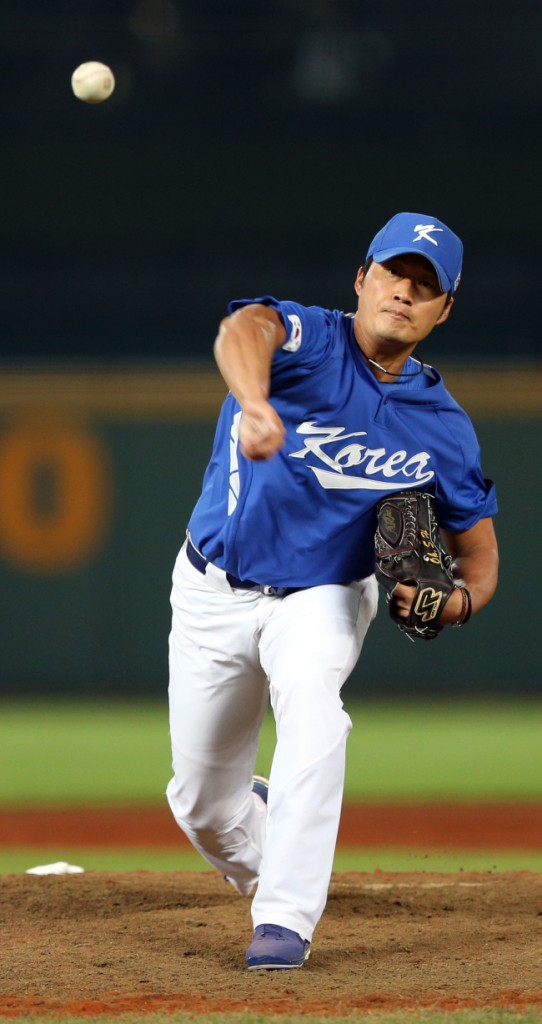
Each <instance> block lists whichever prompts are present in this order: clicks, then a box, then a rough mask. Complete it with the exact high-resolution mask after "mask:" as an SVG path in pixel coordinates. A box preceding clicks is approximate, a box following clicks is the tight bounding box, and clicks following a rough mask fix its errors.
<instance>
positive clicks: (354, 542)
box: [188, 296, 497, 587]
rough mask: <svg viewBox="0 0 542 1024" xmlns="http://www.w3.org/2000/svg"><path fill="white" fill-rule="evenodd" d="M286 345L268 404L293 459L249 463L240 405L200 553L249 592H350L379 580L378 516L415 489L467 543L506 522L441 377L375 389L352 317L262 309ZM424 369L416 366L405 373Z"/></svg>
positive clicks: (197, 530)
mask: <svg viewBox="0 0 542 1024" xmlns="http://www.w3.org/2000/svg"><path fill="white" fill-rule="evenodd" d="M252 302H262V303H265V304H266V305H269V306H272V307H273V308H274V309H276V310H277V311H278V313H279V314H280V316H281V319H282V321H283V323H284V325H285V327H286V331H287V338H286V341H285V343H284V344H283V346H282V348H281V349H279V350H278V351H277V352H276V353H275V355H274V358H273V364H272V370H271V391H270V401H271V403H272V405H273V406H274V407H275V409H276V410H277V412H278V414H279V416H280V417H281V419H282V421H283V423H284V426H285V428H286V440H285V443H284V447H283V448H282V450H281V451H280V452H279V453H277V454H276V455H274V456H273V457H272V458H271V459H269V460H267V461H261V462H251V461H249V460H248V459H245V458H244V456H243V455H242V453H241V452H240V450H239V444H238V435H239V420H240V418H241V409H240V406H239V404H238V402H237V401H236V399H235V398H234V397H233V395H232V394H231V393H230V394H228V396H227V398H226V399H225V401H224V404H223V406H222V409H221V412H220V416H219V419H218V424H217V429H216V435H215V440H214V445H213V451H212V455H211V459H210V462H209V465H208V467H207V470H206V472H205V476H204V480H203V489H202V493H201V496H200V498H199V500H198V502H197V504H196V506H195V509H194V511H193V514H192V517H191V519H190V522H189V524H188V528H189V531H190V535H191V538H192V541H193V543H194V544H195V545H196V547H197V548H199V550H200V551H201V552H202V553H203V554H204V555H205V556H206V558H208V559H209V560H210V561H211V562H214V564H215V565H217V566H219V567H220V568H222V569H225V570H226V571H228V572H230V573H232V574H233V575H234V576H237V577H238V578H240V579H247V580H255V581H256V582H257V583H262V584H269V585H273V586H283V587H287V586H291V587H309V586H316V585H319V584H323V583H345V582H349V581H350V580H353V579H362V578H364V577H366V576H369V575H370V574H371V573H372V572H373V569H374V553H373V537H374V531H375V522H376V516H375V505H376V503H377V502H378V501H380V499H381V498H383V497H384V496H385V495H386V494H391V493H393V492H394V491H401V490H404V489H406V488H409V489H411V488H419V489H422V490H425V491H429V492H431V493H432V494H433V495H434V496H435V500H436V512H437V518H438V521H439V523H440V525H441V526H442V527H443V528H445V529H449V530H465V529H468V528H469V527H471V526H473V525H474V524H475V523H476V522H477V521H478V520H479V519H481V518H482V517H484V516H492V515H493V514H494V513H495V512H496V511H497V505H496V498H495V488H494V485H493V484H492V483H491V481H487V480H485V479H484V477H483V475H482V469H481V464H480V450H479V446H478V442H477V440H476V435H475V433H474V429H473V426H472V424H471V422H470V420H469V418H468V416H467V415H466V413H465V412H464V411H463V410H462V409H461V408H460V406H459V405H458V404H457V402H456V401H455V400H454V399H453V398H452V396H451V395H450V394H449V392H448V391H447V390H446V388H445V386H444V384H443V382H442V378H441V376H440V375H439V374H438V373H437V371H436V370H435V369H433V368H432V367H428V366H426V367H424V369H423V371H422V372H421V373H419V374H417V375H413V376H408V377H407V376H404V377H402V378H400V379H399V380H398V381H397V383H393V384H387V383H386V384H384V383H381V382H380V381H378V380H377V379H376V378H375V376H374V374H373V373H372V371H371V370H370V369H369V367H368V366H367V365H366V362H365V360H364V359H363V356H362V354H361V352H360V349H359V346H358V344H357V342H356V339H355V336H354V321H353V318H352V316H351V315H349V314H344V313H342V312H340V311H339V310H334V311H331V310H327V309H322V308H320V307H318V306H311V307H306V306H301V305H299V304H298V303H296V302H289V301H284V302H279V301H277V300H276V299H274V298H272V297H270V296H265V297H264V298H259V299H244V300H239V301H236V302H232V303H230V307H229V311H230V312H233V311H234V310H235V309H237V308H239V307H240V306H243V305H247V304H249V303H252ZM419 368H420V363H418V362H417V361H416V360H415V359H413V358H410V359H409V360H408V362H407V364H406V366H405V368H404V369H405V372H406V373H411V374H414V373H415V371H416V370H417V369H419Z"/></svg>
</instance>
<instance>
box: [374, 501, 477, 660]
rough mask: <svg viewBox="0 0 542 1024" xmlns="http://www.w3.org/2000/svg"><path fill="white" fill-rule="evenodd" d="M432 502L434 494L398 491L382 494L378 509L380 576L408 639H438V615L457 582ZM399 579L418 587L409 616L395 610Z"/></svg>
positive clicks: (439, 631)
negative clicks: (394, 593)
mask: <svg viewBox="0 0 542 1024" xmlns="http://www.w3.org/2000/svg"><path fill="white" fill-rule="evenodd" d="M433 502H434V498H433V496H432V495H431V494H426V493H424V492H422V491H400V492H397V493H396V494H391V495H389V496H388V497H387V498H383V499H382V501H381V502H379V504H378V505H377V507H376V511H377V528H376V533H375V558H376V565H375V573H376V578H377V580H378V582H379V584H380V586H381V587H382V589H383V590H384V591H385V594H386V601H387V603H388V607H389V612H390V615H391V617H392V619H393V620H394V622H396V623H397V628H398V629H400V630H401V631H402V632H403V633H406V635H407V636H408V638H409V639H410V640H416V639H422V640H434V639H435V637H437V636H438V635H439V633H441V632H442V630H443V628H444V627H443V626H441V625H440V624H439V619H440V616H441V615H442V611H443V609H444V607H445V605H446V602H447V601H448V598H449V597H450V594H451V593H452V592H453V591H454V590H455V588H456V587H457V586H458V581H456V580H454V577H453V573H452V558H451V555H449V554H448V552H447V550H446V548H445V546H444V542H443V540H442V537H441V534H440V531H439V528H438V525H437V521H436V518H435V512H434V507H433ZM398 583H404V584H406V585H407V586H413V587H415V588H416V594H415V597H414V600H413V602H412V607H411V609H410V612H409V615H408V617H407V618H401V617H400V616H399V615H398V614H397V608H396V606H395V602H394V600H393V592H394V590H395V587H396V586H397V584H398Z"/></svg>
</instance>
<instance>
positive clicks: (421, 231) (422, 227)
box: [412, 224, 444, 246]
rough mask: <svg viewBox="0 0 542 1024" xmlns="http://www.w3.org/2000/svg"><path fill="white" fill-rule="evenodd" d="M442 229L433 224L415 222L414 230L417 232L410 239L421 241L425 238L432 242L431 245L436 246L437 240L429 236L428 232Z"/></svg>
mask: <svg viewBox="0 0 542 1024" xmlns="http://www.w3.org/2000/svg"><path fill="white" fill-rule="evenodd" d="M443 230H444V228H437V227H436V226H435V225H434V224H416V227H415V228H414V231H417V232H418V234H417V235H416V237H415V238H413V239H412V241H413V242H421V241H422V240H425V241H426V242H432V243H433V245H437V246H438V242H437V241H436V240H435V239H434V238H431V234H430V232H431V231H443Z"/></svg>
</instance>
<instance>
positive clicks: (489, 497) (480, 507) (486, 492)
mask: <svg viewBox="0 0 542 1024" xmlns="http://www.w3.org/2000/svg"><path fill="white" fill-rule="evenodd" d="M453 423H454V429H453V438H454V448H455V457H454V458H453V459H451V460H450V461H449V462H448V467H447V470H446V471H445V472H444V473H443V474H439V475H438V476H437V485H436V490H435V499H436V511H437V519H438V522H439V524H440V525H441V526H442V527H443V528H444V529H445V530H455V531H459V530H469V529H470V528H471V527H472V526H474V525H475V524H476V523H477V522H478V521H479V520H480V519H486V518H490V517H492V516H494V515H496V514H497V512H498V505H497V494H496V487H495V484H494V483H493V481H492V480H489V479H488V478H487V477H485V476H484V474H483V471H482V463H481V455H480V446H479V444H478V440H477V438H476V434H475V431H474V427H473V426H472V424H471V422H470V420H469V418H468V416H467V415H466V413H464V412H463V410H461V411H460V415H456V416H454V417H453ZM458 455H459V457H458ZM446 462H447V459H445V463H446Z"/></svg>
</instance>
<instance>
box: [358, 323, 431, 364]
mask: <svg viewBox="0 0 542 1024" xmlns="http://www.w3.org/2000/svg"><path fill="white" fill-rule="evenodd" d="M346 316H347V317H349V319H350V320H352V321H354V320H355V313H347V314H346ZM352 326H353V325H352ZM356 344H357V346H358V348H359V350H360V352H361V354H362V356H363V358H364V359H366V360H367V362H368V363H370V364H371V366H376V368H377V370H380V372H381V373H386V374H387V375H388V377H418V376H419V374H420V373H423V371H424V368H425V364H424V361H423V359H420V368H419V370H414V373H394V372H393V370H386V368H385V367H384V366H381V365H380V363H377V362H376V360H375V359H371V357H370V356H368V355H366V354H365V352H364V351H363V349H362V347H361V345H360V343H359V341H358V340H357V339H356Z"/></svg>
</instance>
